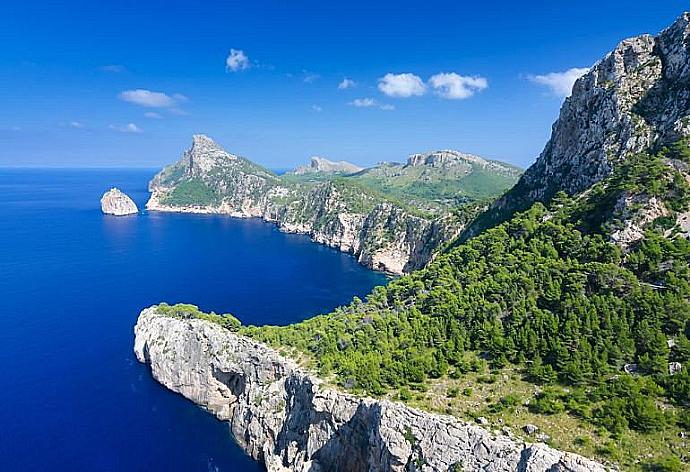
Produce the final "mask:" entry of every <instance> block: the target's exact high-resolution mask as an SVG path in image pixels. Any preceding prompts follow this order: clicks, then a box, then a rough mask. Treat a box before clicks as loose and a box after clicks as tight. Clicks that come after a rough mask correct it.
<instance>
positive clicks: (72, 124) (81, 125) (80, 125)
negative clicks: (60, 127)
mask: <svg viewBox="0 0 690 472" xmlns="http://www.w3.org/2000/svg"><path fill="white" fill-rule="evenodd" d="M67 125H68V126H69V127H70V128H76V129H84V128H85V127H86V125H85V124H84V123H82V122H81V121H70V122H69V123H67Z"/></svg>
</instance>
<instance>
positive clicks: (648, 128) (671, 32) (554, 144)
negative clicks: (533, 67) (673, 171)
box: [466, 13, 690, 236]
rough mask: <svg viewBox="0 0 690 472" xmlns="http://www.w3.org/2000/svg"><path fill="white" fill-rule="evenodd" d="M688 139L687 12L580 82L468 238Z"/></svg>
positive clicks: (622, 47) (621, 49)
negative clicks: (537, 150)
mask: <svg viewBox="0 0 690 472" xmlns="http://www.w3.org/2000/svg"><path fill="white" fill-rule="evenodd" d="M689 134H690V14H689V13H684V14H683V15H681V16H680V17H679V18H678V19H677V20H676V21H675V22H674V23H673V24H672V25H671V26H670V27H668V28H667V29H665V30H664V31H662V32H661V33H660V34H659V35H657V36H652V35H649V34H644V35H641V36H636V37H633V38H630V39H626V40H624V41H622V42H621V43H620V44H618V45H617V46H616V48H615V49H614V50H613V51H611V52H610V53H609V54H607V55H606V57H604V58H603V59H602V60H600V61H599V62H597V63H596V64H595V65H594V66H593V67H592V68H591V70H590V71H589V72H587V73H586V74H585V75H584V76H582V77H581V78H580V79H578V80H577V82H576V83H575V85H574V86H573V90H572V94H571V96H570V97H568V98H567V99H566V100H565V102H564V103H563V106H562V107H561V111H560V116H559V117H558V120H557V121H556V122H555V123H554V125H553V129H552V134H551V138H550V140H549V141H548V142H547V144H546V147H545V148H544V150H543V152H542V153H541V155H540V156H539V158H538V159H537V161H536V162H535V163H534V164H533V165H532V166H531V167H530V168H529V169H527V171H525V173H524V174H523V176H522V177H521V179H520V181H519V182H518V183H517V185H515V187H513V188H512V189H511V190H510V191H509V192H507V193H506V195H505V196H503V197H502V198H500V199H499V200H497V201H496V202H495V203H494V204H493V205H492V208H491V209H490V210H489V211H487V212H486V213H485V214H484V215H483V217H482V218H480V219H479V220H478V221H477V222H476V223H475V224H473V225H472V227H471V228H470V229H469V230H468V231H467V232H466V236H471V235H473V234H476V233H478V232H479V231H481V229H482V228H485V227H487V226H491V225H492V224H495V223H496V222H497V221H501V220H504V219H506V218H508V217H509V216H510V215H511V214H513V213H514V212H515V211H519V210H523V209H525V208H527V207H529V206H530V205H531V204H532V203H534V202H535V201H548V200H549V199H550V198H551V197H553V196H554V195H555V194H556V193H557V192H558V191H565V192H566V193H568V194H571V195H573V194H577V193H579V192H582V191H584V190H587V189H588V188H590V187H591V186H592V185H593V184H595V183H597V182H599V181H601V180H603V179H604V178H605V177H607V176H609V175H611V173H612V172H613V169H614V167H615V166H617V165H619V164H620V163H621V162H623V161H624V160H625V159H627V158H629V157H630V156H631V155H633V154H635V153H639V152H642V151H646V150H652V151H654V150H658V149H660V148H661V147H663V146H666V145H668V144H670V143H673V142H675V141H677V140H678V139H679V138H682V137H684V136H688V135H689ZM637 203H639V202H637Z"/></svg>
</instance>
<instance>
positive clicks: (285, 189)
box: [146, 135, 517, 274]
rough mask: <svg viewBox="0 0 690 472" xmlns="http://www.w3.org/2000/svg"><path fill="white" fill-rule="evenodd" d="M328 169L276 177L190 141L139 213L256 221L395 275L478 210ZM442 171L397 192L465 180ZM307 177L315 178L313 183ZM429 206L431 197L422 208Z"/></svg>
mask: <svg viewBox="0 0 690 472" xmlns="http://www.w3.org/2000/svg"><path fill="white" fill-rule="evenodd" d="M483 162H484V163H485V164H484V163H483V164H482V165H479V167H482V168H487V169H488V168H492V169H493V168H496V169H503V167H501V166H500V165H499V164H495V163H489V162H488V161H483ZM433 165H434V164H432V163H431V161H430V164H429V165H428V166H427V165H423V164H418V165H416V166H414V167H416V168H419V169H421V170H422V174H421V175H426V174H424V172H426V171H424V169H425V168H427V167H428V168H430V169H431V168H432V166H433ZM334 166H335V167H333V166H332V165H331V164H325V163H324V162H323V161H322V160H319V161H317V166H316V168H315V169H317V171H316V172H315V173H310V174H305V175H287V176H280V177H279V176H277V175H275V174H274V173H272V172H270V171H268V170H266V169H264V168H262V167H261V166H258V165H256V164H254V163H252V162H251V161H248V160H246V159H244V158H242V157H239V156H235V155H232V154H229V153H227V152H226V151H224V150H223V149H222V148H221V147H220V146H218V145H217V144H216V143H215V142H214V141H213V140H211V139H210V138H208V137H207V136H203V135H196V136H194V138H193V142H192V146H191V148H190V149H189V150H187V151H186V152H185V153H184V154H183V156H182V158H181V159H180V160H179V161H178V162H176V163H175V164H172V165H170V166H168V167H165V168H164V169H163V170H162V171H161V172H160V173H159V174H157V175H156V176H155V177H154V178H153V180H152V181H151V183H150V185H149V190H150V191H151V198H150V200H149V202H148V203H147V205H146V207H147V209H149V210H155V211H178V212H193V213H219V214H228V215H231V216H236V217H259V218H263V219H265V220H267V221H271V222H275V223H276V224H277V225H278V226H279V227H280V228H281V229H282V230H284V231H289V232H296V233H304V234H308V235H309V236H310V237H311V238H312V239H313V240H314V241H317V242H320V243H323V244H327V245H329V246H332V247H335V248H338V249H340V250H341V251H345V252H349V253H352V254H354V255H355V256H356V257H357V258H358V260H359V261H360V262H361V263H362V264H364V265H366V266H368V267H371V268H374V269H379V270H385V271H388V272H392V273H396V274H400V273H403V272H409V271H412V270H415V269H418V268H421V267H423V266H424V265H426V264H427V263H428V262H429V261H430V260H431V258H432V257H433V254H434V252H435V250H436V249H437V248H439V247H440V246H441V245H443V244H444V243H446V242H447V241H450V240H451V239H453V238H454V237H455V236H457V235H458V234H459V232H460V231H461V230H462V229H463V228H464V226H465V224H466V222H467V221H468V220H469V219H470V218H471V217H472V216H473V215H474V214H476V212H477V211H479V209H480V206H481V202H478V201H477V200H476V199H473V198H469V197H464V198H463V202H462V203H463V208H462V211H458V209H457V208H456V206H457V205H458V204H459V202H455V201H453V202H452V204H448V203H447V202H444V203H443V204H438V203H433V204H429V205H425V206H423V205H422V204H421V203H419V202H417V201H416V200H412V199H410V198H406V197H407V196H408V194H406V193H405V192H404V191H403V192H401V191H398V192H390V193H388V194H387V193H386V192H385V191H384V190H385V188H384V186H383V185H379V184H378V183H373V184H372V182H369V181H364V180H362V179H360V178H359V177H358V176H359V174H355V175H351V176H343V175H341V174H340V173H339V171H336V169H341V170H342V168H343V167H342V166H341V165H340V164H339V163H335V164H334ZM444 166H445V167H444V169H445V171H444V172H441V173H440V174H439V173H438V172H437V173H434V174H433V175H430V176H426V177H424V178H421V177H419V176H417V177H414V176H413V177H410V176H405V177H404V179H405V182H406V184H405V185H411V183H413V182H414V180H415V179H416V178H417V179H419V180H420V182H422V181H424V182H429V181H433V180H434V179H435V178H437V176H439V175H441V174H444V173H448V172H450V171H449V169H455V168H460V167H462V169H463V170H462V172H463V173H465V174H466V173H468V172H469V171H468V170H467V169H465V167H467V166H465V167H463V164H462V163H457V165H453V163H446V164H444ZM505 168H506V169H507V168H508V167H507V166H506V167H505ZM324 169H328V171H325V170H324ZM497 172H498V171H497ZM470 173H471V172H470ZM487 174H490V172H488V173H487ZM314 175H318V176H319V178H318V179H313V178H312V177H313V176H314ZM510 175H512V176H513V177H512V178H513V180H515V179H516V178H517V172H515V171H512V174H510ZM305 176H306V178H304V177H305ZM499 180H500V182H499V183H498V184H496V185H495V186H494V187H492V188H494V190H487V191H486V192H484V194H483V196H486V195H494V196H497V195H498V193H500V191H499V190H503V189H505V188H506V187H507V186H508V185H509V181H510V178H507V179H504V178H502V177H501V178H500V179H499ZM388 181H390V182H394V181H395V179H394V178H391V179H388ZM424 185H426V183H425V184H424ZM478 185H479V186H481V185H482V184H481V183H479V184H478ZM439 188H440V187H439ZM437 191H438V190H437ZM397 197H400V198H397ZM440 197H443V196H440ZM433 198H435V195H434V193H433V192H431V194H430V195H428V196H427V201H431V200H430V199H433ZM403 202H405V203H403Z"/></svg>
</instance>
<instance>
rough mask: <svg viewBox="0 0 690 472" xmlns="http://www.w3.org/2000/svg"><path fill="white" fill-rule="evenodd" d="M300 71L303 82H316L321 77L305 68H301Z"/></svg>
mask: <svg viewBox="0 0 690 472" xmlns="http://www.w3.org/2000/svg"><path fill="white" fill-rule="evenodd" d="M302 73H303V74H304V78H303V79H302V80H303V81H304V83H307V84H311V83H314V82H316V81H317V80H319V79H320V78H321V76H320V75H319V74H314V73H313V72H309V71H306V70H303V71H302Z"/></svg>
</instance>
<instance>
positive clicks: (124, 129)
mask: <svg viewBox="0 0 690 472" xmlns="http://www.w3.org/2000/svg"><path fill="white" fill-rule="evenodd" d="M108 128H110V129H112V130H113V131H119V132H120V133H142V132H143V131H144V130H143V129H141V128H139V127H138V126H137V125H135V124H134V123H127V124H126V125H110V126H108Z"/></svg>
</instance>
